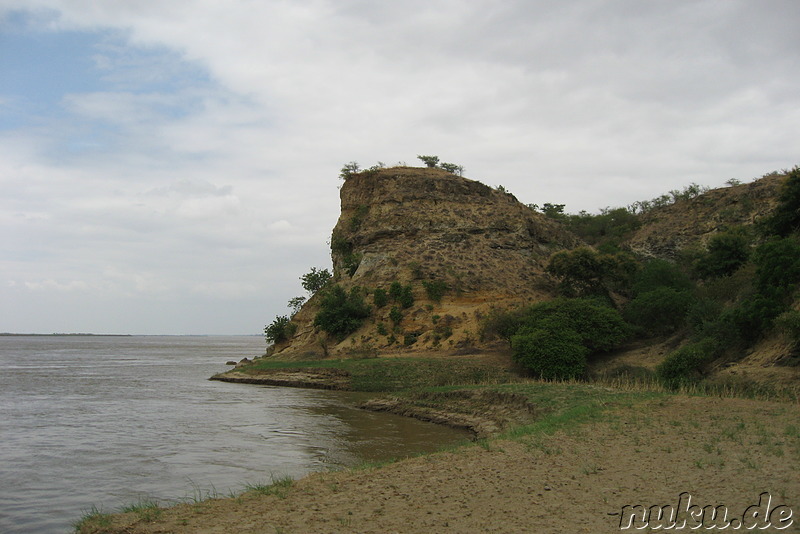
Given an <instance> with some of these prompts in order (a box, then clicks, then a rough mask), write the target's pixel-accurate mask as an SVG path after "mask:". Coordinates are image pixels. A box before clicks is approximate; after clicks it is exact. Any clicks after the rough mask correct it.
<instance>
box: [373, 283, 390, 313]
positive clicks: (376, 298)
mask: <svg viewBox="0 0 800 534" xmlns="http://www.w3.org/2000/svg"><path fill="white" fill-rule="evenodd" d="M372 302H373V304H375V307H376V308H379V309H380V308H383V307H384V306H386V304H388V302H389V298H388V297H387V295H386V290H385V289H381V288H377V289H375V291H373V292H372Z"/></svg>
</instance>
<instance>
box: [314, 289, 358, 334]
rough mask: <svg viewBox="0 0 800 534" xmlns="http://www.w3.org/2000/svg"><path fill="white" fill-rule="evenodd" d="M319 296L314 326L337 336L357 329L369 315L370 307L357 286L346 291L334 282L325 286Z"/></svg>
mask: <svg viewBox="0 0 800 534" xmlns="http://www.w3.org/2000/svg"><path fill="white" fill-rule="evenodd" d="M321 296H322V298H321V300H320V305H319V308H320V309H319V312H318V313H317V316H316V317H315V318H314V326H318V327H320V328H321V329H322V330H324V331H325V332H327V333H329V334H332V335H335V336H337V337H339V338H344V337H345V336H347V335H348V334H350V333H352V332H355V331H356V330H358V328H359V327H360V326H361V324H362V323H363V322H364V319H366V318H367V317H369V315H370V312H371V310H370V307H369V305H368V304H367V303H366V302H364V297H363V295H362V294H361V288H359V287H354V288H352V289H351V290H350V293H347V292H346V291H345V290H344V288H343V287H342V286H340V285H339V284H336V285H334V286H332V287H328V288H326V289H325V290H324V291H323V292H322V293H321Z"/></svg>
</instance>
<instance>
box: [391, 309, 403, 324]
mask: <svg viewBox="0 0 800 534" xmlns="http://www.w3.org/2000/svg"><path fill="white" fill-rule="evenodd" d="M389 319H391V321H392V322H393V323H394V324H400V321H402V320H403V312H401V311H400V309H399V308H398V307H397V306H392V309H391V310H390V311H389Z"/></svg>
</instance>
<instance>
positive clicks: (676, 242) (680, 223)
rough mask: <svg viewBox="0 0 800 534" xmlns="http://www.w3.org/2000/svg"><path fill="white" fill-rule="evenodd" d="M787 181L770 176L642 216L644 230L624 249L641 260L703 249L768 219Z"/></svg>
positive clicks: (779, 176)
mask: <svg viewBox="0 0 800 534" xmlns="http://www.w3.org/2000/svg"><path fill="white" fill-rule="evenodd" d="M785 179H786V175H785V174H776V175H769V176H765V177H763V178H761V179H759V180H756V181H754V182H751V183H748V184H741V185H736V186H733V187H724V188H720V189H712V190H711V191H707V192H706V193H703V194H702V195H700V196H698V197H696V198H693V199H689V200H679V201H678V202H676V203H675V204H672V205H670V206H664V207H662V208H657V209H654V210H652V211H651V212H648V213H646V214H644V215H643V216H642V217H641V223H642V225H641V227H640V228H639V230H638V231H637V232H636V233H635V234H634V235H633V236H632V237H631V238H630V239H629V240H628V241H626V242H625V243H623V246H625V247H626V248H628V249H629V250H630V251H631V252H633V253H634V254H636V255H637V256H638V257H640V258H663V259H669V260H672V259H675V258H676V257H677V256H678V254H679V253H680V252H681V251H684V250H687V249H693V248H694V249H703V248H704V247H705V246H706V244H707V243H708V240H709V239H710V238H711V237H713V236H714V235H716V234H717V233H719V232H721V231H724V230H726V229H729V228H731V227H733V226H744V227H749V226H752V225H754V224H755V223H756V222H757V221H758V220H760V219H763V218H764V217H766V216H768V215H769V214H770V213H771V212H772V210H773V209H774V208H775V206H776V205H777V204H778V196H779V193H780V188H781V185H782V184H783V182H784V181H785Z"/></svg>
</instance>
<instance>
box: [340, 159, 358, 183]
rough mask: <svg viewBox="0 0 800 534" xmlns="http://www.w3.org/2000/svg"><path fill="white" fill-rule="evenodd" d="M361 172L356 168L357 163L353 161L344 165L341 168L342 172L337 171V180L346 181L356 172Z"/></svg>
mask: <svg viewBox="0 0 800 534" xmlns="http://www.w3.org/2000/svg"><path fill="white" fill-rule="evenodd" d="M360 170H361V167H359V166H358V163H357V162H355V161H351V162H349V163H345V164H344V166H342V170H340V171H339V178H341V179H342V180H347V179H348V178H350V177H351V176H353V175H354V174H358V171H360Z"/></svg>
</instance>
